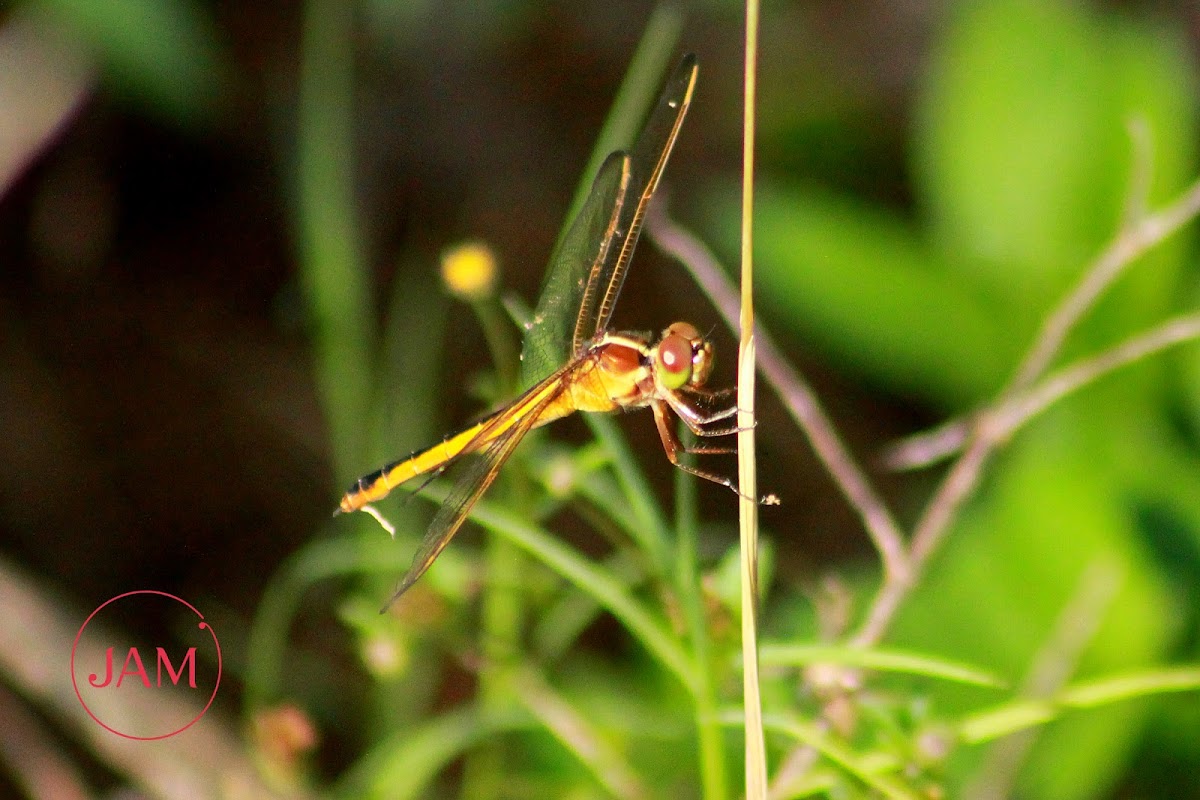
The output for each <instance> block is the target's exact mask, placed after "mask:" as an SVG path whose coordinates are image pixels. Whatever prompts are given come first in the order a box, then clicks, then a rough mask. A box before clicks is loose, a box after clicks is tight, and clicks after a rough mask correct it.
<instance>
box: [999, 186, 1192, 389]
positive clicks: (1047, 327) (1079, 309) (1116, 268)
mask: <svg viewBox="0 0 1200 800" xmlns="http://www.w3.org/2000/svg"><path fill="white" fill-rule="evenodd" d="M1134 174H1135V175H1136V174H1137V172H1136V170H1135V173H1134ZM1197 213H1200V180H1197V181H1196V182H1195V183H1193V184H1192V185H1191V186H1190V187H1188V189H1187V191H1185V192H1184V193H1183V194H1181V195H1180V196H1179V198H1178V199H1176V200H1175V202H1173V203H1171V205H1169V206H1167V207H1166V208H1165V209H1163V210H1162V211H1160V212H1158V213H1157V214H1151V215H1149V216H1144V217H1141V218H1140V219H1135V220H1130V221H1129V223H1127V224H1126V225H1125V226H1124V227H1123V228H1122V229H1121V230H1120V231H1119V232H1118V233H1117V235H1116V237H1114V238H1113V240H1112V242H1111V243H1110V244H1109V246H1108V247H1107V248H1106V249H1105V250H1104V252H1103V253H1101V254H1100V257H1099V258H1097V259H1096V261H1095V262H1094V263H1093V264H1092V266H1091V267H1089V268H1088V270H1087V272H1086V273H1085V274H1084V278H1083V280H1082V281H1080V282H1079V284H1078V285H1077V286H1076V287H1075V290H1074V291H1073V292H1071V294H1070V295H1069V296H1068V297H1067V299H1066V300H1065V301H1064V302H1063V303H1062V304H1061V305H1060V306H1059V307H1058V308H1057V309H1055V311H1054V313H1053V314H1051V315H1050V316H1049V317H1048V318H1047V319H1046V322H1045V324H1043V325H1042V329H1041V332H1040V333H1039V334H1038V337H1037V340H1036V343H1035V344H1034V346H1033V348H1032V349H1031V350H1030V352H1029V355H1028V356H1026V357H1025V360H1024V361H1023V362H1022V363H1021V367H1020V368H1019V369H1018V370H1017V373H1016V376H1015V377H1014V379H1013V381H1012V383H1011V384H1010V386H1009V390H1010V391H1011V390H1014V389H1015V390H1020V389H1024V388H1025V387H1027V386H1029V385H1030V384H1032V383H1033V382H1034V381H1035V380H1037V378H1038V377H1039V376H1040V375H1041V374H1042V373H1043V372H1044V371H1045V369H1046V367H1047V366H1049V364H1050V362H1051V361H1052V360H1053V358H1054V356H1055V354H1056V353H1057V352H1058V350H1059V348H1060V347H1061V346H1062V343H1063V340H1064V339H1065V338H1066V336H1067V333H1068V332H1070V330H1071V328H1073V327H1074V326H1075V323H1076V322H1078V321H1079V318H1080V317H1082V316H1083V314H1084V312H1086V311H1087V310H1088V309H1089V308H1091V307H1092V304H1093V303H1095V302H1096V298H1097V297H1098V296H1099V295H1100V293H1101V292H1103V291H1104V290H1105V289H1106V288H1108V286H1109V285H1110V284H1111V283H1112V282H1113V280H1115V279H1116V277H1117V276H1118V275H1120V274H1121V271H1122V270H1123V269H1124V268H1125V267H1127V266H1129V265H1130V264H1132V263H1133V262H1134V261H1135V260H1137V258H1138V257H1139V256H1140V255H1142V254H1143V253H1145V252H1146V251H1147V250H1149V249H1150V248H1151V247H1153V246H1154V245H1156V244H1158V243H1159V242H1161V241H1162V240H1163V239H1165V238H1166V237H1168V236H1170V235H1171V234H1172V233H1174V232H1175V231H1177V230H1179V228H1180V227H1182V226H1183V225H1184V224H1185V223H1186V222H1188V221H1189V220H1190V219H1192V218H1193V217H1195V216H1196V214H1197Z"/></svg>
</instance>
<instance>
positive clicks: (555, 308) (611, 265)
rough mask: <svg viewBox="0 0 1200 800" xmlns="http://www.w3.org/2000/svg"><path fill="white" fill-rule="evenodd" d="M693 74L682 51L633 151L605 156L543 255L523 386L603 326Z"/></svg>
mask: <svg viewBox="0 0 1200 800" xmlns="http://www.w3.org/2000/svg"><path fill="white" fill-rule="evenodd" d="M697 71H698V68H697V66H696V58H695V56H693V55H690V54H689V55H687V56H684V58H683V60H682V61H680V63H679V66H678V67H676V69H675V72H674V73H673V74H672V75H671V77H670V79H669V80H668V81H667V84H666V87H665V88H664V89H663V92H662V94H661V95H660V96H659V99H658V103H657V105H656V106H655V108H654V110H653V111H652V112H651V113H650V117H649V119H648V120H647V122H646V125H645V127H644V128H643V130H642V134H641V136H640V137H639V138H638V141H637V143H636V144H635V145H634V148H633V151H632V152H631V153H629V154H626V153H624V152H622V151H617V152H615V153H612V154H610V155H609V156H608V158H607V159H605V161H604V163H603V165H602V166H601V167H600V170H599V172H598V173H597V174H596V179H595V181H594V182H593V184H592V190H591V192H590V193H589V194H588V197H587V200H586V201H585V202H584V205H583V207H582V209H580V211H579V214H578V215H577V216H576V217H575V219H574V221H573V222H572V223H571V227H570V228H569V229H568V231H567V234H566V236H565V237H564V238H563V240H562V243H561V244H560V246H559V248H558V249H557V250H556V251H555V253H554V256H553V257H552V258H551V259H550V265H549V267H548V268H547V275H546V285H545V286H544V287H543V289H542V294H541V297H540V299H539V300H538V306H537V310H536V311H535V313H534V319H533V323H532V324H531V326H530V330H529V332H528V333H527V334H526V336H525V344H524V349H523V351H522V354H521V358H522V364H521V379H522V384H523V385H525V386H529V385H532V384H533V383H534V382H536V381H537V380H538V379H540V378H541V377H542V376H544V375H546V374H549V373H550V372H551V371H553V370H554V369H555V368H556V367H558V366H560V365H561V364H563V363H564V362H565V361H567V360H568V359H570V358H572V357H574V356H578V355H579V354H580V352H581V350H582V348H583V345H584V344H585V343H586V342H587V341H588V340H589V339H591V338H592V337H593V336H595V335H596V334H597V333H599V332H601V331H604V330H606V329H607V328H608V322H609V319H610V318H611V317H612V312H613V308H614V307H615V305H616V302H617V296H618V295H619V294H620V293H621V286H622V284H623V283H624V281H625V273H626V271H627V269H628V267H629V259H630V257H631V256H632V255H633V249H634V247H635V246H636V245H637V240H638V235H639V234H640V232H641V226H642V218H643V216H644V215H645V211H646V203H647V202H648V201H649V200H650V198H651V196H653V194H654V190H655V189H656V188H658V181H659V178H660V177H661V176H662V172H663V168H664V167H665V166H666V163H667V158H668V157H669V156H670V154H671V149H672V147H674V145H675V139H676V138H677V137H678V135H679V127H680V125H681V124H682V123H683V117H684V114H686V113H687V108H688V104H689V103H690V102H691V98H692V90H693V89H694V87H695V85H696V74H697Z"/></svg>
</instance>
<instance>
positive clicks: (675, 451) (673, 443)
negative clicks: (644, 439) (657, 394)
mask: <svg viewBox="0 0 1200 800" xmlns="http://www.w3.org/2000/svg"><path fill="white" fill-rule="evenodd" d="M673 407H674V406H673V405H671V406H668V405H667V403H664V402H663V401H661V400H656V401H655V402H653V403H651V404H650V408H651V409H652V410H653V411H654V424H655V425H657V426H658V437H659V438H660V439H662V445H663V450H664V451H666V454H667V460H668V461H670V462H671V463H672V464H674V465H675V466H677V467H679V468H680V469H681V470H683V471H684V472H688V473H690V474H692V475H695V476H696V477H697V478H703V479H704V480H706V481H712V482H713V483H717V484H720V485H721V486H725V487H727V488H729V489H732V490H733V492H734V494H737V495H738V496H739V497H740V496H741V494H742V493H741V491H740V490H739V489H738V487H737V484H736V483H734V482H733V480H732V479H731V478H727V477H725V476H724V475H718V474H716V473H715V472H707V471H705V470H702V469H697V468H696V467H693V466H691V465H690V464H684V463H683V462H682V461H680V460H679V454H680V453H729V452H733V451H732V450H730V449H726V448H706V447H698V448H687V447H685V446H684V444H683V442H681V441H679V437H678V436H676V435H675V426H674V425H672V424H671V415H670V414H669V413H667V409H668V408H673ZM680 416H681V417H682V416H683V415H680ZM684 421H685V422H686V421H687V420H686V419H684ZM689 427H690V426H689Z"/></svg>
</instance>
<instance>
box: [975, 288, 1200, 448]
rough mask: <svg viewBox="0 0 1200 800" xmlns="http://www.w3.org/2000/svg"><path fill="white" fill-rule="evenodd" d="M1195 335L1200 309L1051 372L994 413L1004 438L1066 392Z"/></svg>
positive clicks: (1197, 336) (1198, 330)
mask: <svg viewBox="0 0 1200 800" xmlns="http://www.w3.org/2000/svg"><path fill="white" fill-rule="evenodd" d="M1194 339H1200V312H1198V313H1195V314H1186V315H1184V316H1181V317H1176V318H1175V319H1172V320H1168V321H1167V322H1164V323H1162V324H1161V325H1158V326H1157V327H1155V328H1151V329H1150V330H1148V331H1146V332H1145V333H1142V334H1139V335H1137V336H1135V337H1133V338H1132V339H1127V340H1126V341H1124V342H1122V343H1121V344H1119V345H1117V346H1115V347H1113V348H1112V349H1110V350H1105V351H1104V352H1102V353H1099V354H1098V355H1095V356H1092V357H1090V358H1085V359H1081V360H1080V361H1078V362H1076V363H1074V364H1072V365H1071V366H1069V367H1064V368H1063V369H1061V370H1058V371H1057V372H1054V373H1051V374H1050V375H1049V376H1047V377H1046V379H1045V380H1043V381H1042V382H1040V383H1039V384H1037V385H1036V386H1034V387H1031V388H1030V389H1029V390H1028V391H1026V392H1022V393H1020V394H1018V395H1016V396H1014V397H1012V398H1011V399H1009V400H1008V401H1007V402H1006V403H1004V405H1002V406H1001V407H1000V408H998V409H997V410H996V411H995V412H994V413H993V414H992V419H993V420H994V422H995V425H996V429H997V434H998V436H1000V437H1001V438H1005V437H1007V436H1009V435H1011V434H1012V433H1013V432H1014V431H1016V430H1017V429H1018V428H1020V427H1021V426H1022V425H1024V424H1025V423H1026V422H1028V421H1029V419H1030V418H1032V417H1034V416H1036V415H1038V414H1040V413H1041V412H1042V411H1044V410H1046V409H1047V408H1048V407H1049V406H1051V405H1053V404H1054V403H1056V402H1058V401H1059V400H1061V399H1062V398H1063V397H1065V396H1066V395H1068V394H1070V393H1072V392H1074V391H1075V390H1077V389H1079V388H1081V387H1083V386H1085V385H1087V384H1089V383H1091V382H1092V381H1095V380H1096V379H1097V378H1100V377H1103V376H1104V375H1107V374H1108V373H1110V372H1112V371H1113V370H1116V369H1119V368H1121V367H1124V366H1126V365H1128V364H1132V363H1133V362H1135V361H1139V360H1141V359H1142V358H1145V357H1146V356H1148V355H1152V354H1154V353H1157V352H1159V351H1161V350H1165V349H1167V348H1168V347H1171V346H1173V345H1176V344H1180V343H1182V342H1187V341H1191V340H1194Z"/></svg>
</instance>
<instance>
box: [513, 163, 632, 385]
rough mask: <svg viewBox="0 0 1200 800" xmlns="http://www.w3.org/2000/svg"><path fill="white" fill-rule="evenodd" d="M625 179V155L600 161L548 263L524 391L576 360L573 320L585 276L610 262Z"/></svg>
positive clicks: (525, 360)
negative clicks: (589, 185) (590, 185)
mask: <svg viewBox="0 0 1200 800" xmlns="http://www.w3.org/2000/svg"><path fill="white" fill-rule="evenodd" d="M629 174H630V172H629V156H627V155H625V153H623V152H621V151H617V152H615V153H612V154H610V155H609V156H608V158H606V159H605V160H604V163H603V164H602V165H601V166H600V171H599V172H597V173H596V180H595V181H593V182H592V190H591V192H589V193H588V196H587V200H585V201H584V204H583V207H582V208H581V209H580V210H579V214H578V215H577V216H576V217H575V220H574V221H573V222H572V223H571V227H570V228H569V229H568V231H567V235H566V236H565V237H563V240H562V243H561V244H560V245H559V247H558V249H557V250H556V251H555V252H554V256H553V257H552V258H551V259H550V266H549V267H548V268H547V272H546V285H545V286H544V287H543V288H542V296H541V298H540V299H539V300H538V306H537V310H536V311H534V314H533V322H532V323H531V325H530V328H529V331H528V333H526V335H525V346H524V349H523V351H522V353H521V378H522V381H521V382H522V384H524V385H526V386H528V385H530V384H532V383H534V382H535V381H538V380H541V379H542V378H543V377H545V376H546V375H548V374H549V373H551V372H553V371H554V370H556V369H558V368H559V367H561V366H562V365H563V364H564V363H565V362H566V361H568V360H569V359H570V358H572V357H573V356H577V355H579V353H578V348H577V347H576V346H575V345H574V343H573V338H574V335H575V329H576V327H577V325H576V319H577V317H578V316H579V313H580V309H581V308H582V307H583V304H584V303H585V302H586V300H585V293H586V289H587V286H588V284H589V282H590V281H589V276H590V275H592V274H593V273H594V272H595V271H596V269H597V267H598V266H599V265H601V264H603V263H604V262H605V261H606V260H607V259H608V257H609V250H610V248H611V247H612V246H613V240H614V234H615V232H616V230H617V224H618V221H619V218H620V213H621V207H622V205H623V204H624V201H625V197H626V195H627V194H628V191H629ZM593 314H594V312H593Z"/></svg>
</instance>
